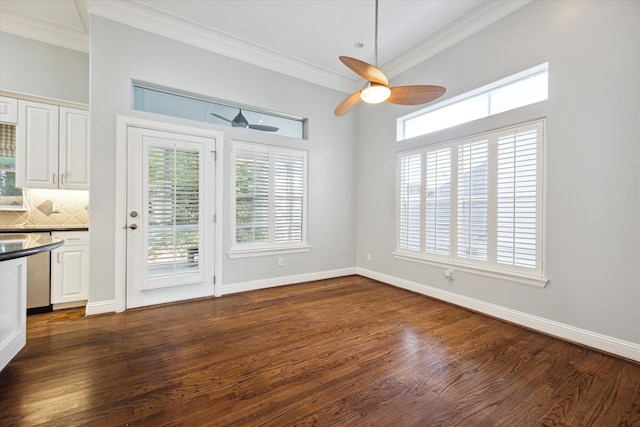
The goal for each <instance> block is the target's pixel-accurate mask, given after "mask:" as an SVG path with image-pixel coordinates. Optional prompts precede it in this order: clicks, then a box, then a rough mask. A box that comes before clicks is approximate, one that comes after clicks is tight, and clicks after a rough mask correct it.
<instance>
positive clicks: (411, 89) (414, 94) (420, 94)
mask: <svg viewBox="0 0 640 427" xmlns="http://www.w3.org/2000/svg"><path fill="white" fill-rule="evenodd" d="M446 91H447V90H446V89H445V88H443V87H442V86H430V85H417V86H396V87H392V88H391V95H390V96H389V98H388V99H387V102H391V103H392V104H399V105H420V104H426V103H427V102H430V101H433V100H434V99H436V98H440V97H441V96H442V95H444V93H445V92H446Z"/></svg>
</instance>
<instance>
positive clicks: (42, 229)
mask: <svg viewBox="0 0 640 427" xmlns="http://www.w3.org/2000/svg"><path fill="white" fill-rule="evenodd" d="M51 231H89V226H88V225H5V226H0V234H2V233H49V232H51Z"/></svg>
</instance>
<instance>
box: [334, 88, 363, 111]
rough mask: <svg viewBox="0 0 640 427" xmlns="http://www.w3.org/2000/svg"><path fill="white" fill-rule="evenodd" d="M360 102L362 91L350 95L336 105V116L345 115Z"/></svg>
mask: <svg viewBox="0 0 640 427" xmlns="http://www.w3.org/2000/svg"><path fill="white" fill-rule="evenodd" d="M359 103H360V91H357V92H356V93H354V94H353V95H350V96H349V97H348V98H347V99H345V100H344V101H342V102H341V103H340V105H338V106H337V107H336V109H335V110H334V111H333V114H335V115H336V116H344V115H345V114H347V113H348V112H349V111H351V110H353V108H354V107H355V106H356V105H358V104H359Z"/></svg>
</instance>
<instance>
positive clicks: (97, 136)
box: [90, 16, 355, 302]
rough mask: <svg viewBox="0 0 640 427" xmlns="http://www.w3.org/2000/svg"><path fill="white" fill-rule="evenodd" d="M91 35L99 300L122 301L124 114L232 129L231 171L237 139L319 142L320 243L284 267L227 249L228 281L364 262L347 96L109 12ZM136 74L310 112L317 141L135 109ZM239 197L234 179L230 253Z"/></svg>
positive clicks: (313, 145)
mask: <svg viewBox="0 0 640 427" xmlns="http://www.w3.org/2000/svg"><path fill="white" fill-rule="evenodd" d="M91 35H92V36H91V52H92V54H91V143H92V151H91V155H92V168H91V179H92V188H91V220H90V223H91V245H90V246H91V290H90V302H100V301H107V300H112V299H114V282H115V281H116V278H115V277H114V271H113V265H114V262H115V247H114V235H115V234H116V233H122V230H116V229H115V227H114V221H115V215H116V212H114V209H113V205H114V201H115V198H116V194H115V180H114V174H122V173H124V172H123V171H122V170H116V169H115V167H116V159H115V154H116V151H115V147H116V145H115V142H116V116H118V115H125V116H131V117H141V118H147V119H149V118H151V119H156V120H161V121H165V122H174V123H181V124H189V125H192V126H199V127H203V128H211V129H217V130H222V131H223V132H224V134H225V152H226V154H227V155H226V158H225V159H224V167H225V171H226V172H225V176H226V177H227V178H228V177H229V173H230V167H229V166H230V157H229V154H230V151H231V150H230V145H229V144H230V142H229V140H230V138H240V139H244V140H250V141H256V142H260V141H268V142H269V143H273V144H277V145H284V146H291V147H298V148H304V149H308V150H309V218H308V221H309V222H308V226H309V231H308V235H309V243H310V245H311V251H310V252H308V253H303V254H295V255H285V256H284V267H278V266H277V257H278V256H268V257H260V258H248V259H233V260H231V259H229V258H228V257H227V256H226V254H225V257H224V266H223V277H222V283H223V285H225V284H226V285H229V284H237V283H243V282H251V281H257V280H263V281H267V280H269V279H273V278H278V277H283V276H295V275H304V274H309V273H315V272H322V271H331V270H336V269H343V268H347V267H349V268H353V267H354V266H355V250H354V248H355V223H354V221H355V174H354V171H355V118H354V117H351V118H341V119H337V118H335V117H333V109H334V108H335V105H337V104H338V103H339V102H340V101H341V100H342V98H343V94H341V93H338V92H337V91H334V90H330V89H326V88H322V87H320V86H317V85H313V84H310V83H306V82H303V81H300V80H296V79H291V78H289V77H286V76H284V75H281V74H278V73H274V72H271V71H267V70H265V69H262V68H259V67H255V66H252V65H248V64H246V63H243V62H239V61H236V60H233V59H230V58H226V57H223V56H220V55H217V54H214V53H211V52H207V51H204V50H201V49H198V48H195V47H191V46H187V45H184V44H182V43H179V42H175V41H172V40H169V39H166V38H163V37H159V36H156V35H153V34H150V33H146V32H143V31H139V30H135V29H133V28H131V27H127V26H124V25H121V24H117V23H115V22H113V21H110V20H107V19H103V18H100V17H95V16H92V18H91ZM131 79H136V80H141V81H145V82H150V83H155V84H159V85H163V86H167V87H171V88H176V89H180V90H184V91H188V92H192V93H197V94H202V95H206V96H210V97H215V98H218V99H225V100H229V101H234V102H238V103H241V104H246V105H253V106H258V107H261V108H265V109H268V110H273V111H279V112H284V113H289V114H293V115H297V116H302V117H306V118H308V119H309V139H308V141H300V140H293V139H290V138H285V137H280V136H275V135H268V134H265V133H261V132H254V131H249V130H243V129H232V128H229V127H217V126H215V125H211V124H205V123H199V122H190V121H185V120H181V119H173V118H169V117H164V116H155V115H151V114H148V113H143V112H138V111H132V110H131V109H130V105H131V103H132V100H131ZM231 200H232V199H231V192H230V190H229V188H228V187H227V189H226V191H225V193H224V205H225V206H224V207H223V209H224V215H225V219H224V229H225V235H224V249H225V251H228V249H229V246H230V233H229V224H230V214H229V213H230V209H231V205H230V201H231ZM119 214H122V215H124V214H125V213H124V212H123V213H119ZM280 256H282V255H280Z"/></svg>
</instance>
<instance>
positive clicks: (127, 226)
mask: <svg viewBox="0 0 640 427" xmlns="http://www.w3.org/2000/svg"><path fill="white" fill-rule="evenodd" d="M122 228H130V229H132V230H135V229H136V228H138V224H131V225H125V226H124V227H122Z"/></svg>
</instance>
